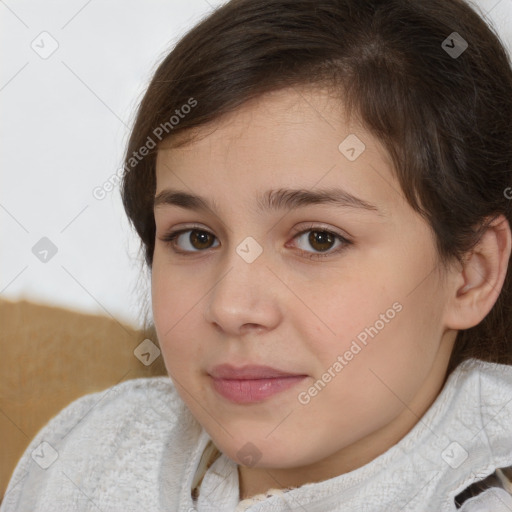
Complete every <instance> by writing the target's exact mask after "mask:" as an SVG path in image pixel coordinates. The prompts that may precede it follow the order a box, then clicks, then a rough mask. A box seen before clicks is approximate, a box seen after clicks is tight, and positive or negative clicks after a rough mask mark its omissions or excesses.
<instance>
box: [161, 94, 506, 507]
mask: <svg viewBox="0 0 512 512" xmlns="http://www.w3.org/2000/svg"><path fill="white" fill-rule="evenodd" d="M195 131H196V133H197V134H199V135H201V137H200V138H199V139H197V140H195V141H193V142H191V143H190V144H188V145H186V146H183V147H180V148H177V147H173V146H172V145H171V142H172V141H168V142H167V143H166V144H165V145H164V146H163V147H161V148H160V150H159V152H158V157H157V167H156V176H157V190H156V195H158V194H159V193H160V192H161V191H162V190H164V189H166V188H174V189H179V190H181V191H184V192H189V193H195V194H198V195H201V196H204V197H207V198H209V199H211V200H215V202H216V203H217V204H218V205H219V210H216V211H211V210H210V211H206V212H200V211H192V210H187V209H184V208H180V207H178V206H175V205H161V206H158V207H156V208H155V222H156V229H157V231H156V244H155V252H154V260H153V267H152V303H153V317H154V323H155V328H156V331H157V334H158V339H159V342H160V346H161V348H162V355H163V358H164V361H165V365H166V368H167V370H168V372H169V375H170V377H171V378H172V380H173V382H174V383H175V385H176V386H177V389H178V392H179V393H180V396H181V397H182V398H183V400H184V401H185V403H186V404H187V406H188V407H189V408H190V410H191V412H192V414H193V415H194V416H195V417H196V419H197V420H198V421H199V422H200V423H201V424H202V425H203V426H204V428H205V429H206V431H207V432H208V433H209V435H210V436H211V438H212V439H213V441H214V443H215V444H216V446H217V447H218V448H219V449H220V450H221V451H222V452H224V453H225V454H226V455H227V456H228V457H230V458H231V459H232V460H234V461H235V462H237V463H238V464H239V466H238V468H239V481H240V498H242V499H243V498H246V497H249V496H252V495H254V494H256V493H260V492H265V491H266V490H267V489H269V488H271V487H277V488H283V487H288V486H300V485H302V484H304V483H307V482H318V481H322V480H325V479H329V478H332V477H335V476H337V475H340V474H343V473H345V472H348V471H351V470H353V469H356V468H358V467H360V466H362V465H364V464H366V463H368V462H370V461H371V460H373V459H374V458H375V457H377V456H378V455H380V454H382V453H383V452H385V451H386V450H387V449H389V448H390V447H391V446H392V445H394V444H395V443H396V442H398V441H399V440H400V439H401V438H403V437H404V436H405V435H406V434H407V433H408V432H409V431H410V430H411V428H412V427H413V426H414V425H415V424H416V423H417V422H418V420H419V419H420V418H421V416H422V415H423V414H424V413H425V411H426V410H427V409H428V408H429V406H430V405H431V404H432V402H433V401H434V400H435V398H436V396H437V395H438V393H439V391H440V390H441V388H442V385H443V383H444V380H445V376H446V368H447V365H448V360H449V357H450V353H451V351H452V348H453V343H454V340H455V336H456V333H457V330H458V329H466V328H469V327H471V326H473V325H476V324H478V323H479V322H480V321H481V320H482V319H483V318H484V317H485V315H486V314H487V313H488V312H489V310H490V309H491V308H492V306H493V304H494V303H495V301H496V299H497V297H498V294H499V291H500V290H501V287H502V285H503V280H504V277H505V273H506V268H507V262H508V258H509V256H510V246H511V242H510V239H511V236H510V228H509V225H508V222H507V221H506V220H505V219H504V218H503V217H501V218H499V219H498V220H497V221H496V222H495V224H494V225H493V226H492V227H491V228H490V229H489V230H488V232H487V233H486V235H485V236H484V238H483V239H482V242H481V244H479V246H477V248H476V249H475V251H474V253H472V254H471V255H469V256H468V258H467V261H466V262H465V264H464V265H463V266H461V265H453V267H451V268H450V269H449V270H447V271H446V274H445V275H444V277H443V275H442V273H441V268H440V265H439V262H438V256H437V253H436V249H435V246H434V237H433V234H432V232H431V230H430V228H429V226H428V224H426V222H425V221H424V220H423V219H422V218H421V217H420V216H419V215H417V214H416V213H415V212H414V211H413V210H412V208H411V207H410V206H409V205H408V203H407V202H406V201H405V199H404V197H403V194H402V192H401V189H400V186H399V184H398V181H397V180H396V178H395V177H394V172H393V168H392V166H391V161H390V158H389V156H388V155H387V153H386V151H385V150H384V149H383V146H382V145H381V144H380V143H379V141H378V140H377V139H376V138H375V137H374V136H372V135H371V134H370V133H369V132H368V131H367V130H365V129H364V127H363V126H362V125H361V124H359V123H358V122H357V120H356V119H348V118H347V116H346V115H345V114H344V112H343V108H342V106H341V105H340V102H339V101H337V100H336V99H335V98H333V97H332V96H330V95H329V93H328V92H327V91H324V90H322V89H319V88H302V89H300V90H299V89H283V90H281V91H278V92H273V93H271V94H267V95H265V96H262V97H260V98H258V99H256V100H251V101H250V102H248V103H246V104H244V105H243V106H242V107H241V108H238V109H237V110H236V111H234V112H233V113H230V114H228V115H227V116H226V117H224V118H222V119H220V120H219V121H216V122H215V123H213V124H212V125H211V126H207V127H200V128H197V129H195ZM349 134H356V135H357V137H358V138H359V139H360V140H361V141H363V142H364V144H365V146H366V149H365V150H364V151H363V153H362V154H361V155H360V156H359V157H358V158H357V159H356V160H355V161H349V160H348V159H347V158H346V157H345V156H344V154H342V153H341V152H340V151H339V149H338V145H339V144H340V143H341V142H342V141H343V140H344V139H345V138H346V137H347V135H349ZM290 187H296V188H299V187H300V188H305V189H308V190H316V189H319V188H325V187H341V188H343V189H344V190H347V191H349V192H351V193H352V194H354V195H356V196H358V197H359V198H362V199H363V200H365V201H367V202H370V203H373V204H374V205H376V206H377V207H378V208H379V210H380V211H381V212H382V215H377V214H376V213H374V212H369V211H364V210H360V209H355V208H343V207H339V206H337V205H333V204H324V205H308V206H304V207H301V208H300V209H297V210H283V211H274V212H266V213H257V212H256V209H255V197H256V196H257V195H258V194H260V193H262V192H263V191H265V190H267V189H269V188H273V189H278V188H290ZM192 223H194V224H199V229H201V230H205V231H208V232H209V233H211V234H212V235H211V236H210V238H209V239H208V238H207V241H206V243H204V239H203V243H204V245H200V244H199V245H198V244H197V242H196V244H195V245H192V244H193V242H191V241H190V238H189V235H190V234H191V232H188V233H186V234H185V235H184V236H181V238H180V239H179V241H177V240H175V241H174V243H175V244H177V245H175V249H177V250H182V251H184V252H186V251H189V252H188V253H187V254H179V253H176V252H174V251H173V249H172V246H171V245H169V244H168V243H165V242H164V241H162V238H163V237H164V236H165V235H166V233H167V232H169V231H171V230H176V229H185V228H189V229H191V228H190V227H189V226H190V224H192ZM312 224H313V225H314V226H318V225H320V227H321V228H323V229H324V230H325V229H327V230H330V231H331V232H335V233H337V234H341V235H342V236H344V237H345V238H347V239H348V240H350V241H352V242H353V243H352V244H349V245H345V247H344V249H343V250H342V251H341V252H338V253H336V252H335V251H336V249H337V248H338V247H340V246H341V244H342V242H340V241H333V242H332V243H331V244H330V246H329V245H324V246H322V245H321V244H320V243H316V244H315V243H314V241H313V242H312V243H310V242H308V235H309V234H310V233H311V231H307V232H306V234H303V235H301V234H300V233H302V232H304V231H306V230H308V229H311V225H312ZM321 228H320V229H316V231H322V229H321ZM294 230H295V231H294ZM313 231H315V229H313ZM248 236H251V237H253V238H254V239H255V240H256V241H257V242H258V244H259V245H260V246H261V248H262V249H263V252H262V253H261V254H260V255H259V256H258V257H257V258H256V259H255V260H254V261H253V262H252V263H248V262H247V261H245V260H244V259H243V258H242V257H241V256H239V254H238V253H237V252H236V248H237V246H238V245H239V244H240V243H241V242H242V241H243V240H244V239H245V238H246V237H248ZM203 247H206V248H203ZM322 250H326V252H327V253H329V252H330V254H329V255H328V256H327V257H325V258H323V259H317V260H312V259H309V258H308V257H307V255H308V254H309V255H310V254H321V253H322ZM192 251H195V252H192ZM394 303H395V304H396V303H399V304H400V305H401V306H402V308H401V310H400V312H396V314H395V315H394V317H393V318H392V319H391V320H389V321H388V322H386V323H385V326H384V327H383V328H382V329H380V330H379V332H378V334H377V335H375V336H374V337H373V338H368V341H367V345H366V346H363V348H362V350H361V351H360V352H358V353H357V355H355V356H354V357H353V358H352V359H351V360H350V361H348V362H347V364H346V365H344V367H343V369H342V370H341V371H339V372H338V373H337V374H336V376H335V377H334V378H332V379H331V381H330V382H329V383H328V384H327V385H326V386H325V387H324V388H323V389H322V390H321V391H320V392H318V393H317V394H316V395H315V396H314V397H311V400H310V401H309V402H308V403H307V404H303V403H300V402H299V400H298V395H299V393H301V392H302V393H305V392H306V393H307V390H308V389H310V388H311V386H312V385H313V384H314V383H315V382H316V381H317V380H318V379H320V378H321V376H322V374H324V373H325V372H326V371H327V370H328V368H332V367H333V363H335V361H336V360H337V357H338V356H339V355H343V354H344V353H345V352H346V351H347V350H349V348H350V346H351V344H352V342H353V340H355V339H356V337H357V335H358V334H359V333H361V332H362V331H364V329H365V328H367V327H370V326H373V325H375V323H376V321H377V320H378V319H379V318H382V317H380V316H379V315H381V314H385V312H386V311H387V310H389V309H390V308H392V305H393V304H394ZM360 345H361V344H360ZM226 362H229V363H232V364H234V365H237V366H241V365H244V364H251V363H252V364H261V365H268V366H272V367H275V368H278V369H282V370H285V371H289V372H292V373H298V374H304V375H307V378H306V379H305V380H304V381H303V382H302V383H301V384H300V385H298V386H295V387H293V388H292V389H290V390H287V391H285V392H282V393H279V394H277V395H274V396H273V397H272V398H270V399H267V400H265V401H263V402H259V403H253V404H249V405H236V404H233V403H231V402H228V401H227V400H226V399H224V398H223V397H221V396H219V395H218V394H216V392H215V391H214V390H213V389H212V387H211V382H210V377H209V376H208V375H207V373H206V372H207V370H208V369H211V368H212V366H213V365H216V364H221V363H226ZM303 396H304V395H303ZM248 442H251V443H252V444H253V445H254V446H255V447H256V449H257V453H258V454H259V457H260V458H259V459H258V460H257V461H256V463H255V464H252V465H250V466H249V465H244V464H242V463H241V460H240V459H239V457H238V456H237V452H238V451H239V450H240V449H241V448H242V447H244V446H245V445H246V443H248ZM246 450H247V448H246Z"/></svg>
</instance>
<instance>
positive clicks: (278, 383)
mask: <svg viewBox="0 0 512 512" xmlns="http://www.w3.org/2000/svg"><path fill="white" fill-rule="evenodd" d="M209 375H210V377H211V379H212V380H211V384H212V388H213V389H214V390H215V391H216V392H217V393H218V394H219V395H221V396H222V397H224V398H225V399H227V400H229V401H230V402H233V403H236V404H250V403H256V402H262V401H265V400H267V399H269V398H270V397H272V396H274V395H276V394H278V393H281V392H283V391H285V390H287V389H290V388H292V387H294V386H295V385H297V384H298V383H299V382H301V381H302V380H304V379H305V378H306V377H307V375H299V374H293V373H289V372H285V371H283V370H278V369H276V368H272V367H270V366H255V365H248V366H243V367H234V366H231V365H228V364H223V365H219V366H215V367H214V368H213V369H212V370H211V371H210V372H209Z"/></svg>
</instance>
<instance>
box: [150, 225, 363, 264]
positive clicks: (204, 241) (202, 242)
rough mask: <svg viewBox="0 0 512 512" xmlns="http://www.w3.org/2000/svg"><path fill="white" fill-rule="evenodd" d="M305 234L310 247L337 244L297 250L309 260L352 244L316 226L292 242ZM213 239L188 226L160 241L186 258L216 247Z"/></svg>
mask: <svg viewBox="0 0 512 512" xmlns="http://www.w3.org/2000/svg"><path fill="white" fill-rule="evenodd" d="M186 233H190V235H189V236H188V237H184V236H183V235H185V234H186ZM307 233H310V235H309V236H308V237H307V241H306V243H307V244H309V246H310V247H311V246H312V244H320V245H324V246H325V245H328V246H329V245H331V243H335V242H339V245H338V247H337V248H336V249H334V250H332V247H328V248H326V249H325V250H320V251H319V252H310V251H307V250H304V249H299V251H300V253H301V254H302V255H303V256H304V257H306V258H309V259H322V258H327V257H329V256H333V255H336V254H339V253H340V252H342V251H344V250H345V249H346V248H347V247H348V246H350V245H352V244H353V242H352V241H350V240H348V239H347V238H345V237H344V236H342V235H341V234H339V233H336V232H334V231H331V230H328V229H325V228H324V227H322V226H317V225H311V226H309V227H308V229H303V230H300V231H298V232H297V233H295V234H294V236H293V240H296V239H300V238H302V237H304V235H305V234H307ZM192 235H193V236H192ZM180 239H185V240H186V242H187V243H188V244H189V245H190V246H191V247H192V249H191V250H190V249H189V250H183V249H179V248H177V246H178V242H180ZM213 239H217V237H216V236H215V235H214V234H213V233H211V232H210V231H208V230H206V229H203V228H201V227H197V226H190V227H187V228H183V229H179V230H175V231H170V232H168V233H166V234H165V235H164V236H163V237H162V238H161V239H160V240H161V241H162V242H164V243H165V244H166V245H168V246H169V247H170V248H171V250H172V251H173V252H174V253H176V254H180V255H184V256H187V255H192V254H199V253H201V252H205V251H206V250H209V249H211V248H214V247H218V245H217V246H212V242H213ZM192 244H198V245H199V246H200V248H197V247H194V246H193V245H192ZM194 249H196V250H194ZM313 249H314V247H313ZM322 249H323V248H322Z"/></svg>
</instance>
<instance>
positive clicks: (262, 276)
mask: <svg viewBox="0 0 512 512" xmlns="http://www.w3.org/2000/svg"><path fill="white" fill-rule="evenodd" d="M238 249H239V251H240V252H237V250H236V248H232V249H231V250H230V253H229V254H228V255H226V257H225V258H223V259H222V260H223V261H222V263H219V266H218V267H217V268H216V269H215V270H214V271H215V275H216V276H219V277H218V278H217V279H216V281H215V283H214V284H213V287H212V290H211V292H210V293H209V294H208V295H207V298H206V300H205V301H204V302H203V304H204V305H205V306H204V307H205V309H204V313H203V316H204V318H205V320H206V321H207V322H209V323H211V324H212V325H214V327H215V328H217V329H220V330H221V331H223V333H224V334H228V335H231V336H240V335H242V334H244V333H246V332H253V331H254V332H256V333H261V332H264V331H267V330H272V329H274V328H275V327H276V326H277V325H278V324H279V321H280V320H281V310H280V300H279V291H278V290H279V288H280V286H281V287H282V283H280V282H279V280H278V279H277V278H276V276H275V275H274V273H273V272H272V271H271V270H270V269H269V268H268V266H267V265H268V264H269V261H268V259H267V258H266V257H265V252H262V253H261V254H260V255H259V256H258V257H257V258H256V259H255V260H253V261H252V262H251V260H250V258H245V255H244V253H243V251H241V250H240V246H239V248H238ZM274 272H275V270H274Z"/></svg>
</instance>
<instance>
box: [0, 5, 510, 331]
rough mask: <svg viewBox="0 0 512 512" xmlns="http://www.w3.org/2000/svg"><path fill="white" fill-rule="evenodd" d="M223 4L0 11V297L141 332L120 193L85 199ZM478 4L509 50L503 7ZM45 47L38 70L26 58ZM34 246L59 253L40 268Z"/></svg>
mask: <svg viewBox="0 0 512 512" xmlns="http://www.w3.org/2000/svg"><path fill="white" fill-rule="evenodd" d="M224 1H225V0H208V1H206V0H172V1H171V0H167V1H163V0H158V1H147V2H143V1H137V0H108V1H105V0H103V1H100V0H89V1H87V0H65V1H64V0H61V1H57V0H46V1H44V2H43V1H34V0H32V1H27V0H22V1H16V0H5V1H4V0H0V48H2V56H1V62H2V67H1V70H0V116H1V120H2V121H1V123H0V138H1V140H2V150H1V151H0V169H1V173H2V174H1V176H2V186H1V187H0V244H1V251H0V296H1V297H3V298H6V299H10V300H18V299H27V300H32V301H35V302H40V303H47V304H51V305H55V306H61V307H67V308H70V309H76V310H80V311H84V312H87V313H96V314H102V315H108V316H112V317H114V318H116V319H118V320H120V321H123V322H125V323H127V324H130V325H132V326H134V327H139V326H140V325H141V315H140V310H141V297H142V296H144V295H146V296H147V294H148V293H149V284H148V275H147V274H141V268H142V265H141V263H140V261H141V256H140V255H139V252H138V248H139V241H138V238H137V237H136V236H135V234H134V232H132V231H131V228H130V227H129V224H128V220H127V218H126V216H125V213H124V210H123V207H122V203H121V198H120V194H119V187H116V188H115V189H114V190H113V191H111V192H109V193H107V194H106V197H105V198H104V199H103V200H98V199H96V198H95V197H94V196H93V194H92V191H93V189H94V188H95V187H98V186H101V185H102V184H103V183H105V182H106V181H107V180H108V179H109V178H110V177H112V175H114V174H115V173H116V171H117V170H118V169H119V168H120V167H121V166H122V156H123V151H124V149H125V144H126V141H127V137H128V133H129V128H130V126H131V124H132V121H133V118H134V114H135V108H136V106H137V104H138V101H139V100H140V98H141V95H142V94H143V92H144V89H145V87H146V85H147V84H148V81H149V79H150V78H151V74H152V72H153V71H154V70H155V69H156V65H157V63H158V62H160V60H161V59H162V58H163V56H164V55H165V54H166V53H168V51H169V50H170V49H171V48H172V46H173V44H174V43H175V42H176V41H177V40H178V39H179V38H180V37H181V36H183V35H184V34H185V33H186V32H187V31H188V30H189V29H190V28H191V27H192V26H193V25H195V24H196V23H197V22H198V21H199V20H200V19H201V18H202V17H204V16H206V15H208V14H209V13H210V12H211V11H212V9H214V8H215V7H216V6H218V5H220V4H222V3H224ZM426 1H428V0H426ZM475 3H477V4H478V5H479V6H480V8H481V9H482V11H483V13H484V14H485V15H486V18H487V19H488V21H490V22H491V23H493V24H494V25H495V26H496V29H497V30H498V32H499V33H500V35H501V37H502V39H503V40H504V42H505V44H506V45H507V47H508V48H509V50H512V0H479V1H477V2H475ZM42 32H47V33H48V34H50V36H44V35H43V36H41V35H40V34H41V33H42ZM54 41H56V42H54ZM52 44H54V45H57V44H58V48H57V50H56V51H55V52H54V53H53V54H52V55H51V56H49V57H48V58H45V59H44V58H41V57H40V56H39V54H38V53H36V51H35V50H34V49H33V48H32V45H33V46H35V47H37V48H40V49H39V50H38V51H40V52H44V51H48V50H49V49H51V45H52ZM42 237H47V238H49V239H50V240H51V241H52V243H53V244H55V246H56V247H57V253H56V254H55V256H54V257H52V258H51V259H49V261H47V262H46V263H43V262H41V261H40V260H39V259H38V258H36V256H35V255H34V254H33V253H32V247H33V246H34V245H35V244H36V243H37V242H38V241H39V240H40V239H41V238H42ZM144 283H146V284H144Z"/></svg>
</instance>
